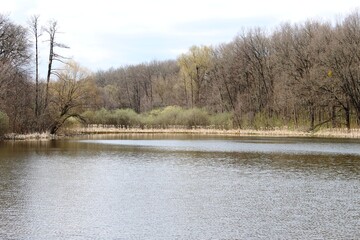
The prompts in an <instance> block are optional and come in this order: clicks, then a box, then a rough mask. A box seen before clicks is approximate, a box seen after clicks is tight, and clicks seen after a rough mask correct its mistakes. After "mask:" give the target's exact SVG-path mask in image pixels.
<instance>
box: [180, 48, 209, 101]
mask: <svg viewBox="0 0 360 240" xmlns="http://www.w3.org/2000/svg"><path fill="white" fill-rule="evenodd" d="M178 63H179V66H180V71H181V73H182V74H183V76H184V78H185V79H187V85H190V94H191V107H200V106H201V94H202V90H203V88H204V85H205V83H206V79H207V75H208V73H209V70H210V67H211V48H209V47H207V46H201V47H198V46H193V47H191V48H190V50H189V52H188V53H186V54H182V55H181V56H180V57H179V58H178ZM186 87H187V86H185V88H186Z"/></svg>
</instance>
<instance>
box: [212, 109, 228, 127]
mask: <svg viewBox="0 0 360 240" xmlns="http://www.w3.org/2000/svg"><path fill="white" fill-rule="evenodd" d="M210 122H211V125H212V126H214V127H215V128H218V129H227V130H228V129H231V128H233V114H232V113H229V112H224V113H217V114H214V115H212V116H211V117H210Z"/></svg>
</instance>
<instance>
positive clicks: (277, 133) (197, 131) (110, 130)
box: [4, 127, 360, 140]
mask: <svg viewBox="0 0 360 240" xmlns="http://www.w3.org/2000/svg"><path fill="white" fill-rule="evenodd" d="M100 134H101V135H106V134H189V135H217V136H239V137H249V136H254V137H315V138H343V139H360V129H359V128H357V129H351V130H347V129H344V128H336V129H322V130H318V131H314V132H307V131H299V130H290V129H274V130H255V129H232V130H223V129H211V128H209V129H208V128H192V129H186V128H168V129H167V128H165V129H161V128H148V129H141V128H115V127H81V128H79V127H78V128H71V129H70V128H69V129H64V130H63V131H62V132H61V133H59V135H50V134H49V133H32V134H7V135H5V138H4V139H5V140H50V139H59V138H60V139H61V138H71V137H76V136H82V135H100Z"/></svg>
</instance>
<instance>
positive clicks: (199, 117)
mask: <svg viewBox="0 0 360 240" xmlns="http://www.w3.org/2000/svg"><path fill="white" fill-rule="evenodd" d="M179 120H180V124H181V125H185V126H187V127H189V128H190V127H196V126H208V125H209V124H210V117H209V114H208V112H207V111H206V110H205V109H200V108H191V109H187V110H185V111H183V112H182V113H181V115H180V116H179Z"/></svg>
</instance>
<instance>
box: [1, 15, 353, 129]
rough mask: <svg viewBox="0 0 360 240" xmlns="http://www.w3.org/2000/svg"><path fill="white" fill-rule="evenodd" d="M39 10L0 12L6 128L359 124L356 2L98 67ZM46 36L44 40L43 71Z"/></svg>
mask: <svg viewBox="0 0 360 240" xmlns="http://www.w3.org/2000/svg"><path fill="white" fill-rule="evenodd" d="M39 18H40V17H39V16H32V17H31V18H30V19H29V21H28V24H27V25H26V26H22V25H18V24H16V23H14V22H13V21H12V20H11V18H10V17H9V16H6V15H2V14H0V135H3V134H5V133H9V132H12V133H32V132H49V133H51V134H56V133H58V131H59V130H60V129H61V128H62V127H63V126H66V125H68V124H70V123H74V122H78V123H79V124H83V125H84V126H88V125H99V126H100V125H101V126H108V125H112V126H116V127H122V128H130V127H141V128H171V127H179V126H180V127H189V128H191V127H213V128H221V129H274V128H288V129H294V130H301V131H316V130H317V129H320V128H347V129H351V128H359V126H360V12H359V11H353V12H352V13H350V14H348V15H347V16H345V17H344V18H342V19H341V20H338V21H337V22H336V23H331V22H326V21H320V20H308V21H306V22H303V23H296V24H290V23H283V24H281V25H279V26H277V27H276V28H275V29H274V30H272V31H269V30H267V29H264V28H258V27H253V28H250V29H244V30H241V31H239V33H238V34H237V35H236V36H234V38H233V40H232V41H231V42H228V43H219V44H218V45H217V46H192V47H190V48H189V49H188V51H187V52H186V53H184V54H181V55H180V56H178V57H177V59H169V60H165V61H156V60H154V61H151V62H144V63H139V64H135V65H126V66H119V67H118V68H111V69H107V70H101V71H96V72H92V71H91V70H88V69H85V68H83V67H82V66H81V63H77V62H74V61H73V60H71V59H68V58H66V57H64V56H61V55H60V54H58V52H59V49H61V48H69V46H67V45H66V44H64V43H59V42H57V34H58V24H57V22H56V21H50V22H49V23H48V25H46V26H40V25H39ZM239 29H241V26H239ZM65 31H66V30H65ZM40 44H47V49H48V53H47V54H48V65H47V69H46V73H47V74H46V78H45V79H42V78H40V77H39V58H38V56H39V49H40V48H39V45H40ZM70 47H71V46H70ZM69 51H71V48H70V50H69ZM56 62H57V63H61V64H62V67H61V68H55V67H54V63H56Z"/></svg>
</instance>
